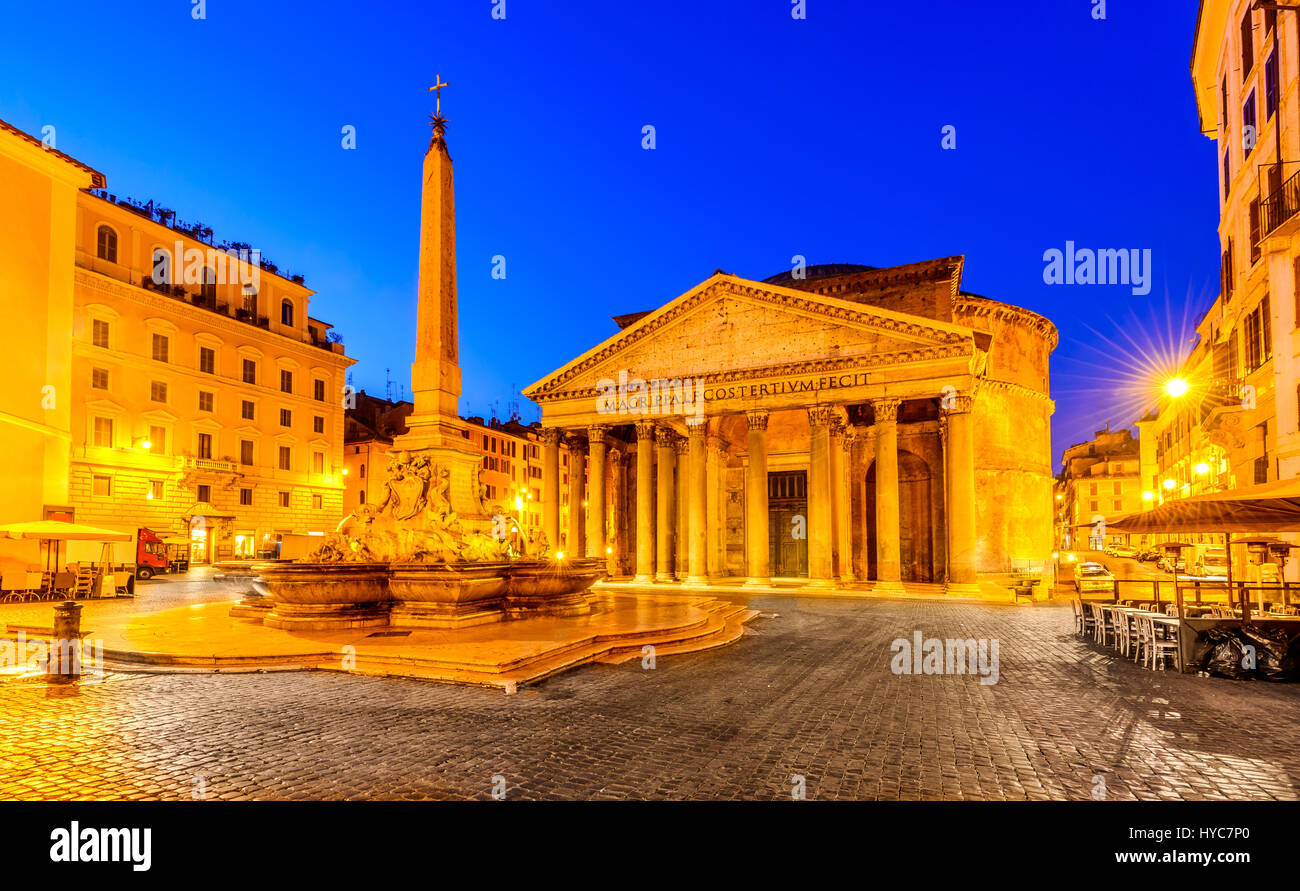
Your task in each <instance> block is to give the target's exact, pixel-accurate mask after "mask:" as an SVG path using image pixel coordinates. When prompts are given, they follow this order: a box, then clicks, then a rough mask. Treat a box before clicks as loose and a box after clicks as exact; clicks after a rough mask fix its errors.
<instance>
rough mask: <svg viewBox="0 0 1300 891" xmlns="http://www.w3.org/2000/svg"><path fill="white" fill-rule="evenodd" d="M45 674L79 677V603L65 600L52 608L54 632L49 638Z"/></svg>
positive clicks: (52, 677)
mask: <svg viewBox="0 0 1300 891" xmlns="http://www.w3.org/2000/svg"><path fill="white" fill-rule="evenodd" d="M48 658H49V661H48V662H47V663H46V667H45V674H46V676H47V677H48V678H49V679H50V680H60V681H74V680H76V679H77V678H79V677H81V604H80V603H77V602H76V601H73V600H65V601H64V602H63V603H60V604H59V605H58V606H56V607H55V608H54V634H53V636H52V637H51V639H50V653H49V657H48Z"/></svg>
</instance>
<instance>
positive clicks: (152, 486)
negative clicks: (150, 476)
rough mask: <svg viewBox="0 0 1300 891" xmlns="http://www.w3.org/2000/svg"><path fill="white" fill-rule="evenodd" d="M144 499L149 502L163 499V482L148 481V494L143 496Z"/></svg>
mask: <svg viewBox="0 0 1300 891" xmlns="http://www.w3.org/2000/svg"><path fill="white" fill-rule="evenodd" d="M145 497H146V498H148V499H149V500H150V501H159V500H161V499H162V497H163V481H162V480H150V481H149V494H148V495H147V496H145Z"/></svg>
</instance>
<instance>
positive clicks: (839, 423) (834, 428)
mask: <svg viewBox="0 0 1300 891" xmlns="http://www.w3.org/2000/svg"><path fill="white" fill-rule="evenodd" d="M830 434H831V442H833V443H840V444H841V445H842V444H843V441H844V439H845V437H846V436H847V435H848V430H847V428H846V427H845V425H844V421H843V420H841V419H840V417H839V415H836V416H835V417H833V418H831V424H830Z"/></svg>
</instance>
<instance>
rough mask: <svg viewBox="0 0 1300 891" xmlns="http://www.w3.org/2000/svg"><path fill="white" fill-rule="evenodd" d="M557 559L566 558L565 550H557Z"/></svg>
mask: <svg viewBox="0 0 1300 891" xmlns="http://www.w3.org/2000/svg"><path fill="white" fill-rule="evenodd" d="M555 559H556V560H563V559H564V551H556V552H555Z"/></svg>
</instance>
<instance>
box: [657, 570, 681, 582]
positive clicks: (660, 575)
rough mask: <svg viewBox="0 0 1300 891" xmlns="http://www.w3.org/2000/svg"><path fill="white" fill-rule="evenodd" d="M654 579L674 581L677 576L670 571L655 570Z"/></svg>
mask: <svg viewBox="0 0 1300 891" xmlns="http://www.w3.org/2000/svg"><path fill="white" fill-rule="evenodd" d="M655 581H656V582H676V581H677V576H675V575H673V574H672V573H671V572H656V573H655Z"/></svg>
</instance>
